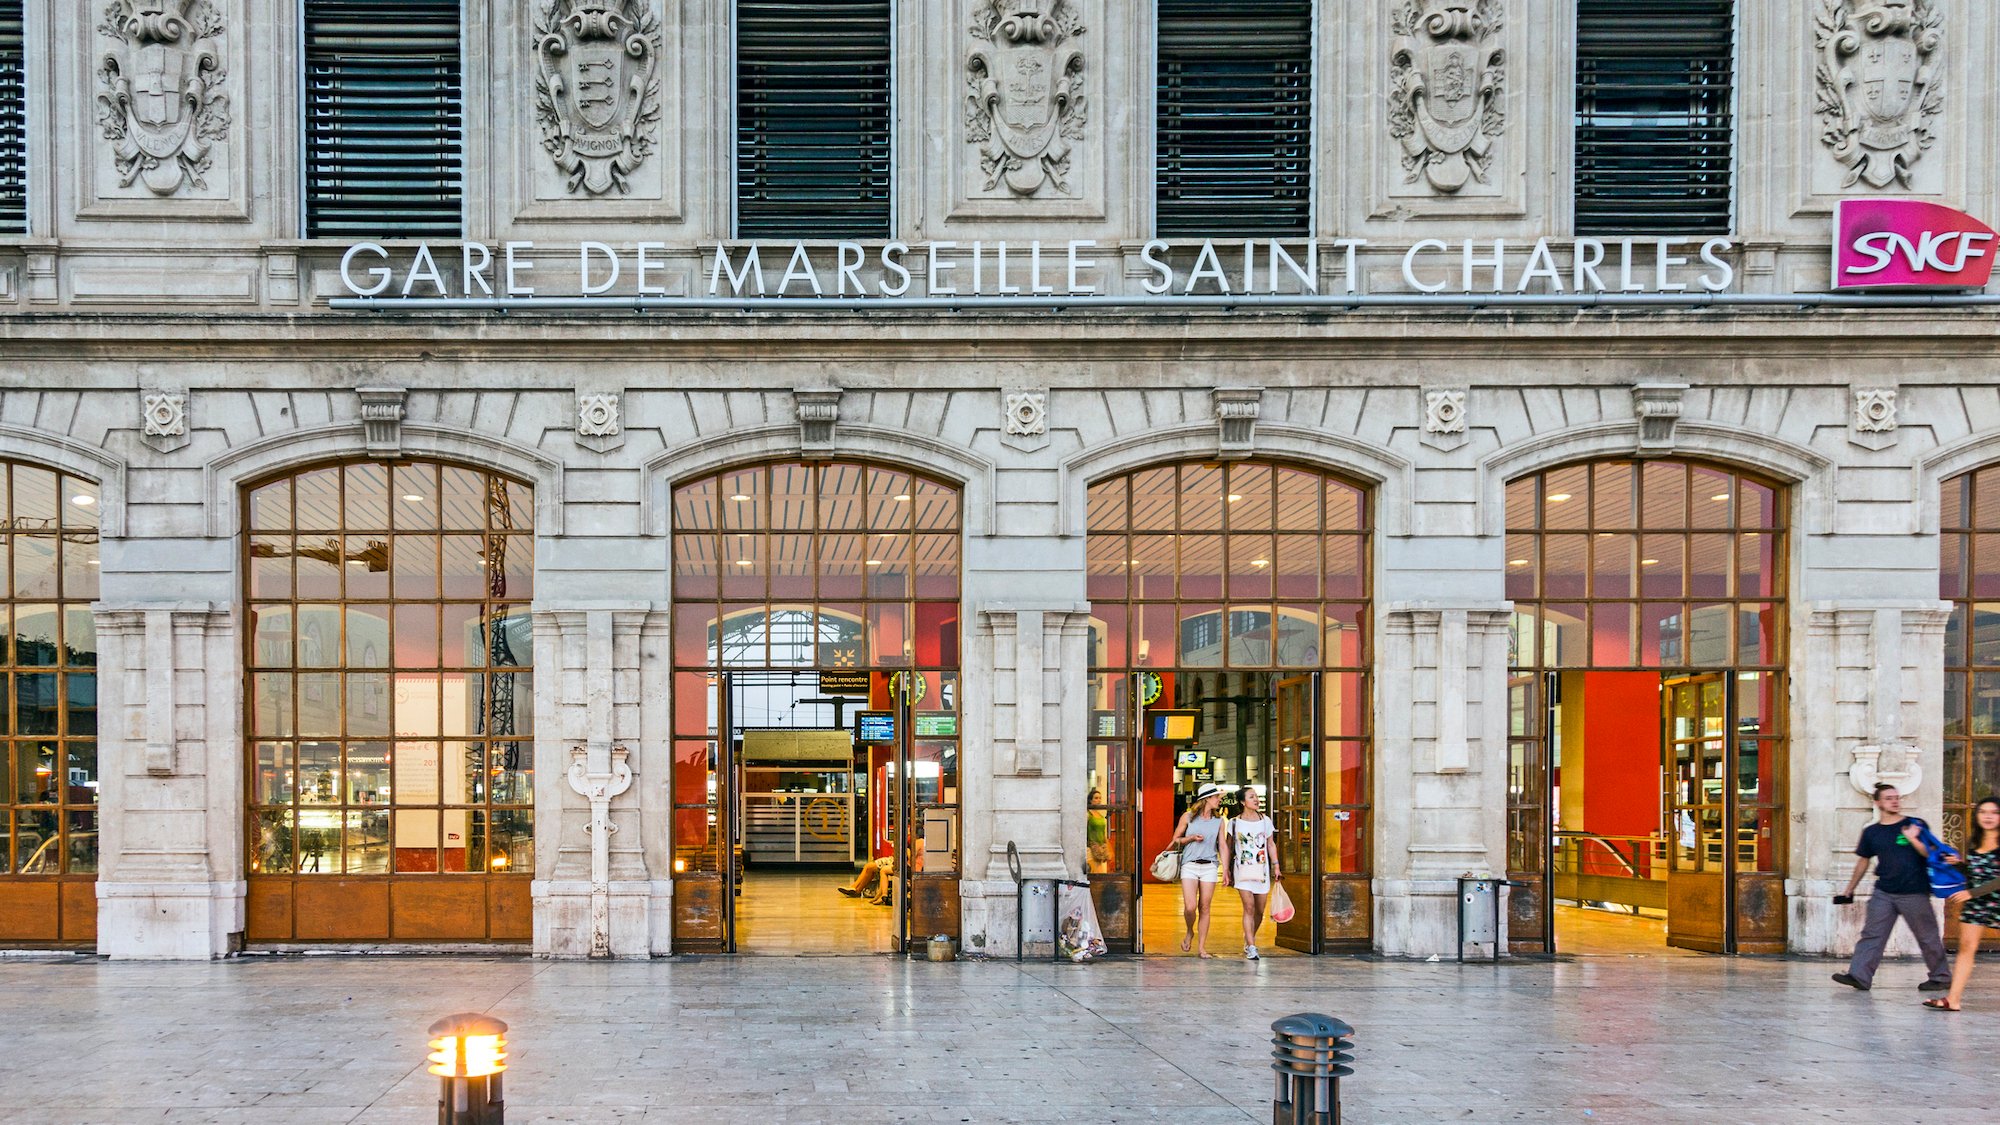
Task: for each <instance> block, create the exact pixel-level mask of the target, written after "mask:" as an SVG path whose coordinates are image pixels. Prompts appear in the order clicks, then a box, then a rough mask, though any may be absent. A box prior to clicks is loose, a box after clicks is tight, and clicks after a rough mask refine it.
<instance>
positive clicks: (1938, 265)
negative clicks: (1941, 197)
mask: <svg viewBox="0 0 2000 1125" xmlns="http://www.w3.org/2000/svg"><path fill="white" fill-rule="evenodd" d="M1833 226H1834V241H1833V287H1834V288H1835V289H1984V288H1985V287H1986V283H1987V281H1988V280H1990V279H1991V278H1992V276H1993V256H1994V253H1995V251H1996V246H1995V238H1996V237H2000V236H1996V235H1995V233H1994V230H1993V228H1992V227H1989V226H1987V225H1986V224H1985V223H1982V222H1980V221H1979V220H1978V219H1975V218H1973V217H1972V216H1970V215H1968V214H1966V213H1965V212H1963V211H1957V210H1953V209H1952V208H1950V207H1945V206H1942V205H1940V204H1936V203H1924V202H1921V201H1919V200H1914V199H1843V200H1841V201H1840V202H1839V203H1837V204H1835V205H1834V212H1833Z"/></svg>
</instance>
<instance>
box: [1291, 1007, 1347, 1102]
mask: <svg viewBox="0 0 2000 1125" xmlns="http://www.w3.org/2000/svg"><path fill="white" fill-rule="evenodd" d="M1271 1032H1272V1034H1271V1070H1272V1071H1273V1073H1275V1074H1276V1076H1277V1080H1278V1089H1277V1093H1276V1095H1275V1096H1274V1097H1273V1098H1272V1100H1271V1125H1340V1080H1341V1079H1342V1078H1344V1077H1346V1076H1347V1075H1350V1074H1353V1073H1354V1068H1352V1067H1350V1066H1348V1065H1347V1064H1348V1063H1351V1062H1353V1061H1354V1056H1353V1055H1351V1054H1349V1053H1348V1052H1349V1051H1351V1050H1353V1048H1354V1043H1353V1042H1352V1041H1351V1040H1350V1039H1349V1038H1348V1036H1351V1035H1353V1034H1354V1029H1353V1028H1352V1027H1349V1026H1348V1025H1347V1024H1346V1023H1345V1022H1344V1021H1342V1020H1337V1019H1334V1018H1333V1017H1332V1016H1323V1015H1320V1014H1319V1013H1317V1012H1300V1013H1299V1014H1298V1015H1295V1016H1286V1017H1285V1018H1283V1019H1281V1020H1278V1021H1276V1022H1275V1023H1273V1024H1271Z"/></svg>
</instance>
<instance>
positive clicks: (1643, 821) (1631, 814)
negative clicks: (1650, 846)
mask: <svg viewBox="0 0 2000 1125" xmlns="http://www.w3.org/2000/svg"><path fill="white" fill-rule="evenodd" d="M1583 684H1584V688H1583V690H1584V711H1583V739H1584V756H1583V770H1582V773H1583V777H1582V778H1581V780H1582V782H1583V830H1584V831H1586V832H1595V833H1597V834H1598V835H1601V836H1646V835H1650V834H1651V833H1653V832H1654V831H1655V830H1657V829H1658V828H1659V825H1660V793H1661V784H1660V677H1659V674H1658V673H1656V672H1586V673H1584V677H1583ZM1574 776H1575V775H1574V773H1572V772H1570V771H1565V780H1570V779H1573V778H1574Z"/></svg>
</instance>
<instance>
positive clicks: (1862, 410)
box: [1854, 387, 1896, 434]
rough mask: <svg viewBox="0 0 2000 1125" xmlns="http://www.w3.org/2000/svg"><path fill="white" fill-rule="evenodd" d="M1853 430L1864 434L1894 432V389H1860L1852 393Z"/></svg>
mask: <svg viewBox="0 0 2000 1125" xmlns="http://www.w3.org/2000/svg"><path fill="white" fill-rule="evenodd" d="M1854 428H1855V430H1857V431H1859V432H1860V433H1864V434H1887V433H1894V432H1895V430H1896V388H1894V387H1860V388H1857V389H1856V390H1855V392H1854Z"/></svg>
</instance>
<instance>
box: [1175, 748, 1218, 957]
mask: <svg viewBox="0 0 2000 1125" xmlns="http://www.w3.org/2000/svg"><path fill="white" fill-rule="evenodd" d="M1221 810H1222V786H1220V785H1214V784H1209V785H1204V786H1202V787H1201V788H1200V789H1199V790H1198V791H1196V793H1195V795H1194V803H1193V804H1191V805H1189V806H1188V809H1187V811H1186V812H1184V813H1182V814H1181V821H1180V823H1179V824H1176V825H1175V826H1174V838H1173V840H1172V842H1170V843H1169V844H1168V845H1167V846H1168V847H1177V848H1180V849H1181V920H1182V921H1183V922H1185V923H1186V924H1187V932H1186V933H1184V934H1182V935H1181V952H1182V953H1186V952H1187V951H1188V946H1190V945H1194V946H1195V948H1196V950H1197V953H1198V956H1201V957H1203V958H1212V957H1214V956H1215V954H1213V953H1210V952H1209V951H1208V924H1209V923H1210V922H1212V921H1214V919H1215V888H1216V887H1218V886H1220V885H1221V883H1222V865H1221V864H1220V863H1219V862H1218V860H1219V858H1220V855H1221V848H1222V823H1223V822H1222V811H1221ZM1197 924H1198V925H1199V928H1200V933H1201V936H1200V940H1199V944H1197V943H1196V937H1195V932H1196V928H1197Z"/></svg>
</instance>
